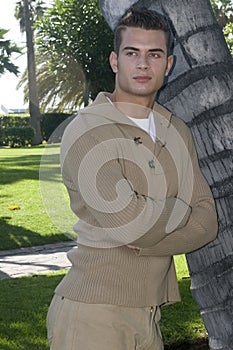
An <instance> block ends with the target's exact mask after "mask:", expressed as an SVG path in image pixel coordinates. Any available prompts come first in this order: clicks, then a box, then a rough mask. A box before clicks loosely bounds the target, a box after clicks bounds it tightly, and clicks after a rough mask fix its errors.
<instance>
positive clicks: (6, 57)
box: [0, 28, 21, 75]
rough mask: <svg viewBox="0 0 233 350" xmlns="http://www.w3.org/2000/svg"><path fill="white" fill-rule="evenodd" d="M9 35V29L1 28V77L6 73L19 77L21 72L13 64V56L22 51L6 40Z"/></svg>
mask: <svg viewBox="0 0 233 350" xmlns="http://www.w3.org/2000/svg"><path fill="white" fill-rule="evenodd" d="M7 33H8V30H7V29H2V28H0V75H2V74H3V73H4V72H5V71H8V72H10V73H14V74H15V75H17V74H18V73H19V71H18V67H17V66H16V65H15V64H14V63H12V54H14V53H20V52H21V50H20V48H19V47H18V46H17V45H16V44H14V43H12V42H11V41H10V40H7V39H5V38H4V36H5V34H7Z"/></svg>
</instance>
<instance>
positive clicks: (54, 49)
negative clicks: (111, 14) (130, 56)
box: [37, 0, 114, 107]
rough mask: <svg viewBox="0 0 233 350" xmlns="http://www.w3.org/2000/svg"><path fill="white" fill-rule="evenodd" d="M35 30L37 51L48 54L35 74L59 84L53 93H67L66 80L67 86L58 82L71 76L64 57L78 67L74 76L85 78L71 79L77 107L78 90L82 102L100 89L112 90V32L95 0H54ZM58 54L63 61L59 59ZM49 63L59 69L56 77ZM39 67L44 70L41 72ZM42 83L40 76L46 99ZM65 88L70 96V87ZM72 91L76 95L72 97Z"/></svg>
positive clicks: (78, 100)
mask: <svg viewBox="0 0 233 350" xmlns="http://www.w3.org/2000/svg"><path fill="white" fill-rule="evenodd" d="M37 30H38V40H37V43H38V48H39V53H40V54H41V53H42V54H44V53H45V52H46V53H47V55H49V60H48V62H49V63H48V65H49V66H50V68H49V69H48V70H47V72H46V71H45V70H44V68H45V65H42V66H39V74H38V76H39V77H40V76H42V75H43V76H44V77H45V76H46V75H48V79H50V80H51V81H54V82H55V83H57V84H58V85H59V86H60V88H57V90H56V89H54V93H55V94H56V95H57V94H58V95H59V94H60V95H62V94H63V95H66V91H67V90H66V88H67V85H68V82H67V84H66V87H65V86H62V84H60V83H61V82H62V81H64V80H65V79H66V77H68V76H70V73H69V70H70V65H69V64H67V65H65V61H66V60H68V61H69V62H73V63H74V67H73V69H74V68H77V73H76V76H77V75H78V77H79V78H80V76H81V75H83V78H84V81H83V78H82V79H81V81H80V79H77V81H76V82H75V79H71V80H70V84H75V86H73V87H72V91H73V93H74V96H73V102H74V105H76V107H77V103H78V104H79V105H80V102H81V100H80V98H79V96H80V92H81V91H82V102H84V104H85V105H87V104H88V103H89V99H94V98H95V97H96V95H97V94H98V92H99V91H100V90H102V89H105V90H110V91H111V90H113V87H114V75H113V73H112V71H111V69H110V66H109V63H108V56H109V54H110V51H111V49H112V39H113V33H112V31H111V30H110V28H109V26H108V25H107V23H106V21H105V20H104V18H103V16H102V14H101V12H100V10H99V8H98V1H97V0H90V1H88V2H87V1H85V0H67V1H66V2H65V4H64V1H63V0H56V1H55V2H54V4H53V6H52V8H50V9H49V10H48V12H47V15H46V16H44V17H43V18H41V19H40V21H38V22H37ZM54 53H56V54H54ZM59 56H60V58H61V60H62V63H59ZM48 65H47V66H48ZM52 67H53V69H54V68H55V71H56V72H59V77H58V76H57V77H55V75H54V72H53V71H52V69H51V68H52ZM40 69H41V70H43V74H42V71H40ZM80 69H81V70H82V73H81V72H80ZM62 74H64V78H63V77H62ZM56 78H57V81H56ZM41 84H42V80H40V78H39V91H40V96H41V98H42V99H43V100H44V101H46V96H48V100H50V97H49V95H48V92H47V91H46V90H45V89H44V87H41ZM79 84H81V85H79ZM55 90H56V91H55ZM68 91H69V99H70V98H72V96H71V94H70V92H71V91H70V89H69V90H68ZM75 93H77V96H78V98H76V97H75Z"/></svg>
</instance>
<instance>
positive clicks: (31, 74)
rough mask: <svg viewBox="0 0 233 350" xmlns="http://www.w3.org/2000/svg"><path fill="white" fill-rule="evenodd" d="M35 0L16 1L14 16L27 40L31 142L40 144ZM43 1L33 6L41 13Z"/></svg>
mask: <svg viewBox="0 0 233 350" xmlns="http://www.w3.org/2000/svg"><path fill="white" fill-rule="evenodd" d="M33 1H34V2H35V0H31V1H30V0H23V1H18V2H17V4H16V11H15V16H16V18H17V19H19V20H20V29H21V31H22V32H24V31H26V42H27V62H28V68H27V70H28V87H29V112H30V123H31V126H32V127H33V128H34V130H35V137H34V139H33V144H34V145H37V144H40V143H41V141H42V136H41V127H40V120H41V114H40V108H39V99H38V91H37V82H36V66H35V50H34V35H33V34H34V33H33V23H34V19H35V18H34V17H35V11H34V9H33V6H32V3H33ZM42 5H43V1H39V2H38V4H36V5H35V8H36V9H37V10H38V11H39V12H40V13H41V11H42Z"/></svg>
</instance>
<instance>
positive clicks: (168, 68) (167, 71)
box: [165, 55, 174, 77]
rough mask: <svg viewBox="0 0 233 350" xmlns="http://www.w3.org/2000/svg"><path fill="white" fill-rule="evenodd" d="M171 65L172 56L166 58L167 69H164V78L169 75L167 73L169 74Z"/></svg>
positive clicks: (172, 61)
mask: <svg viewBox="0 0 233 350" xmlns="http://www.w3.org/2000/svg"><path fill="white" fill-rule="evenodd" d="M173 63H174V57H173V55H170V56H168V58H167V68H166V72H165V76H166V77H167V76H168V74H169V72H170V70H171V68H172V66H173Z"/></svg>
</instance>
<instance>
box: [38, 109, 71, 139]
mask: <svg viewBox="0 0 233 350" xmlns="http://www.w3.org/2000/svg"><path fill="white" fill-rule="evenodd" d="M71 115H72V114H68V113H45V114H42V116H41V124H40V125H41V133H42V137H43V140H45V141H48V140H49V139H50V141H52V140H51V138H50V137H51V135H52V134H53V132H54V131H55V130H56V129H57V128H58V126H59V125H60V124H61V123H62V122H64V121H65V120H66V119H68V118H69V117H70V116H71ZM55 139H56V137H55ZM54 142H56V141H55V140H54Z"/></svg>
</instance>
